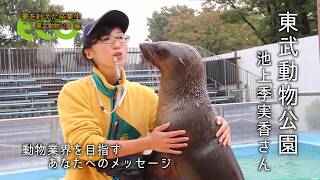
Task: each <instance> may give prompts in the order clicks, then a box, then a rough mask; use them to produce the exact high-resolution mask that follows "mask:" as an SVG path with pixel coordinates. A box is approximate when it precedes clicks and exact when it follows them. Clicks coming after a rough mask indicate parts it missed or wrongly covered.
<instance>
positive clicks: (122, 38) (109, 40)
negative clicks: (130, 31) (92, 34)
mask: <svg viewBox="0 0 320 180" xmlns="http://www.w3.org/2000/svg"><path fill="white" fill-rule="evenodd" d="M129 40H130V36H128V35H117V36H104V37H102V38H101V39H100V42H101V43H103V44H114V43H115V42H116V41H118V42H119V43H127V42H129Z"/></svg>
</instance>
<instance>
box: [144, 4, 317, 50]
mask: <svg viewBox="0 0 320 180" xmlns="http://www.w3.org/2000/svg"><path fill="white" fill-rule="evenodd" d="M287 11H288V12H290V13H295V14H298V16H297V17H296V28H297V29H298V32H295V31H291V32H290V33H289V34H288V33H287V32H286V31H283V32H279V29H280V28H281V27H280V17H279V15H278V14H279V13H286V12H287ZM316 15H317V14H316V0H204V2H203V3H202V11H201V12H197V11H195V10H193V9H190V8H188V7H186V6H173V7H170V8H168V7H163V8H161V10H160V11H155V12H154V13H153V15H152V17H151V18H148V26H149V33H150V34H149V36H148V38H149V39H151V40H152V41H162V40H170V41H179V42H184V43H188V44H192V45H199V46H202V47H204V48H206V49H208V50H210V51H212V52H214V53H224V52H230V51H234V50H238V49H244V48H249V47H253V46H258V45H262V44H268V43H275V42H278V41H279V40H280V38H281V37H287V36H288V35H293V36H294V37H296V38H301V37H306V36H310V35H314V34H316V33H317V21H316Z"/></svg>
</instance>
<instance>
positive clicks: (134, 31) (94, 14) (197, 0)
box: [51, 0, 203, 48]
mask: <svg viewBox="0 0 320 180" xmlns="http://www.w3.org/2000/svg"><path fill="white" fill-rule="evenodd" d="M202 2H203V1H202V0H113V1H111V0H86V1H74V0H51V4H59V5H63V7H64V10H65V11H66V12H79V13H81V15H82V17H84V18H93V19H95V20H96V19H98V18H99V17H100V16H102V15H103V14H104V13H105V12H107V11H109V10H113V9H116V10H120V11H123V12H124V13H126V14H127V15H128V17H129V21H130V23H129V28H128V30H127V32H126V34H128V35H130V37H131V38H130V42H129V43H128V46H129V47H138V45H139V43H141V42H143V41H145V39H147V36H148V34H149V32H148V26H147V18H148V17H149V18H150V17H152V13H153V12H154V11H159V10H160V9H161V7H164V6H168V7H170V6H175V5H186V6H188V7H189V8H193V9H195V10H199V11H200V10H201V3H202ZM58 42H59V45H58V46H57V47H61V48H62V47H72V46H73V40H59V41H58Z"/></svg>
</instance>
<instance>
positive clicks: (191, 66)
mask: <svg viewBox="0 0 320 180" xmlns="http://www.w3.org/2000/svg"><path fill="white" fill-rule="evenodd" d="M140 49H141V52H142V54H143V56H144V57H145V59H147V60H148V61H149V62H151V63H152V64H154V65H155V66H156V67H158V68H159V69H160V72H161V78H160V91H159V105H158V112H157V125H161V124H164V123H166V122H168V121H170V124H171V126H170V128H169V129H168V130H169V131H172V130H180V129H185V130H186V131H187V134H186V135H187V136H188V137H190V140H189V141H188V147H187V148H184V149H183V150H182V151H183V154H182V155H168V154H163V153H154V154H153V160H154V161H157V162H159V165H149V166H148V176H147V178H146V179H148V180H156V179H159V180H160V179H163V180H165V179H168V180H211V179H216V180H239V179H244V177H243V175H242V172H241V169H240V167H239V165H238V162H237V160H236V159H235V157H234V154H233V152H232V149H231V148H230V147H224V146H223V145H221V144H219V143H218V139H217V138H216V136H215V134H216V132H217V130H218V129H219V127H218V126H217V125H216V122H215V121H216V116H215V114H214V108H213V106H212V104H211V103H210V99H209V96H208V92H207V89H206V79H205V71H204V66H203V64H202V61H201V57H200V55H199V53H198V52H197V51H196V50H195V49H194V48H193V47H192V46H189V45H186V44H181V43H175V42H165V41H164V42H157V43H142V44H140ZM163 158H165V159H168V158H169V159H171V164H170V165H169V167H168V168H166V169H163V168H162V166H164V165H161V162H162V160H163Z"/></svg>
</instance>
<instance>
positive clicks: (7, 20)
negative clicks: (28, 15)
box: [0, 0, 63, 47]
mask: <svg viewBox="0 0 320 180" xmlns="http://www.w3.org/2000/svg"><path fill="white" fill-rule="evenodd" d="M62 10H63V7H62V6H60V5H51V4H50V0H23V1H21V0H0V47H34V46H38V45H44V44H47V43H48V42H46V41H43V40H39V39H35V40H33V41H28V40H24V39H22V38H21V37H20V36H19V35H18V34H17V21H18V19H19V18H20V16H21V13H22V12H39V11H41V12H62ZM55 42H56V37H55V39H54V40H53V43H55Z"/></svg>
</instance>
